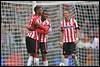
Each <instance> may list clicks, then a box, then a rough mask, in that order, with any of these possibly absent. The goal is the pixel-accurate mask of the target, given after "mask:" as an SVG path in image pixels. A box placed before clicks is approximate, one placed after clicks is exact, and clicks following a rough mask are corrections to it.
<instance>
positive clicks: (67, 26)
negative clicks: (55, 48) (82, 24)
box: [61, 18, 78, 42]
mask: <svg viewBox="0 0 100 67" xmlns="http://www.w3.org/2000/svg"><path fill="white" fill-rule="evenodd" d="M77 27H78V24H77V22H76V20H75V19H74V18H71V19H70V21H67V22H65V20H62V21H61V29H63V31H64V33H63V42H75V39H76V36H75V28H77Z"/></svg>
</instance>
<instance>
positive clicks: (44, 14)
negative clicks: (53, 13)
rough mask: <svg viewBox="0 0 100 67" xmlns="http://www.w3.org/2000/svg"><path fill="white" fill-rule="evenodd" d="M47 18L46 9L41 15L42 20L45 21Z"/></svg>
mask: <svg viewBox="0 0 100 67" xmlns="http://www.w3.org/2000/svg"><path fill="white" fill-rule="evenodd" d="M47 18H48V13H47V10H43V13H42V15H41V20H42V22H43V21H45V20H46V19H47Z"/></svg>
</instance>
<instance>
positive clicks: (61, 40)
mask: <svg viewBox="0 0 100 67" xmlns="http://www.w3.org/2000/svg"><path fill="white" fill-rule="evenodd" d="M60 42H63V31H62V32H61V37H60Z"/></svg>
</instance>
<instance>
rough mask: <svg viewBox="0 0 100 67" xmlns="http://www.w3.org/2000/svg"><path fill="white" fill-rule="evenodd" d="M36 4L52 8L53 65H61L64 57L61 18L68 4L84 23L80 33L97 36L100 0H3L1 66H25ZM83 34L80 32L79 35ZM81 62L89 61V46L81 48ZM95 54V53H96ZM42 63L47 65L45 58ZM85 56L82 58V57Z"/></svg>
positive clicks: (50, 45)
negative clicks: (29, 29)
mask: <svg viewBox="0 0 100 67" xmlns="http://www.w3.org/2000/svg"><path fill="white" fill-rule="evenodd" d="M35 5H41V6H43V8H44V9H46V10H47V11H48V15H49V18H50V19H51V29H52V32H49V34H48V54H47V58H48V62H49V65H59V63H60V62H62V61H63V56H62V49H61V48H60V47H59V45H58V44H57V41H58V40H59V39H60V36H61V35H60V34H61V33H60V21H61V19H62V18H63V10H64V9H66V8H68V9H69V10H70V11H71V14H72V15H73V16H74V17H75V19H76V20H77V22H78V24H79V26H80V29H81V30H80V33H82V32H84V33H85V34H89V35H90V37H91V38H93V36H94V33H95V32H98V31H99V2H96V1H95V2H94V1H90V2H89V1H78V2H77V1H75V2H74V1H66V2H64V1H1V66H11V65H12V66H13V65H14V66H25V65H26V63H27V59H28V54H27V50H26V45H25V33H26V32H27V30H26V28H25V24H27V23H28V22H29V21H30V19H31V17H32V14H33V8H34V6H35ZM79 37H80V36H79ZM77 51H78V52H77V56H78V59H79V63H80V65H81V66H82V65H86V63H85V62H83V60H85V59H86V58H85V52H88V51H87V50H86V49H77ZM92 54H93V56H92V57H93V58H94V59H93V61H95V62H93V63H91V64H90V65H91V66H92V65H96V66H98V65H99V50H98V49H93V50H92ZM94 54H95V55H94ZM39 56H40V65H43V64H42V62H41V54H39ZM80 56H81V58H80Z"/></svg>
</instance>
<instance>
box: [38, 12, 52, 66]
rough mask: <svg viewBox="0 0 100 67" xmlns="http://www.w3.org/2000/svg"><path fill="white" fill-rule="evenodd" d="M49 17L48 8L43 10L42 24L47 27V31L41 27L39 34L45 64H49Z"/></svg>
mask: <svg viewBox="0 0 100 67" xmlns="http://www.w3.org/2000/svg"><path fill="white" fill-rule="evenodd" d="M47 18H48V13H47V11H46V10H44V11H43V14H42V16H41V20H42V25H43V26H45V27H46V28H47V31H45V30H42V29H41V28H38V29H37V32H38V36H39V49H40V50H41V54H42V61H43V64H44V66H48V60H47V58H46V54H47V52H48V51H47V34H48V31H49V28H50V20H49V19H47Z"/></svg>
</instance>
